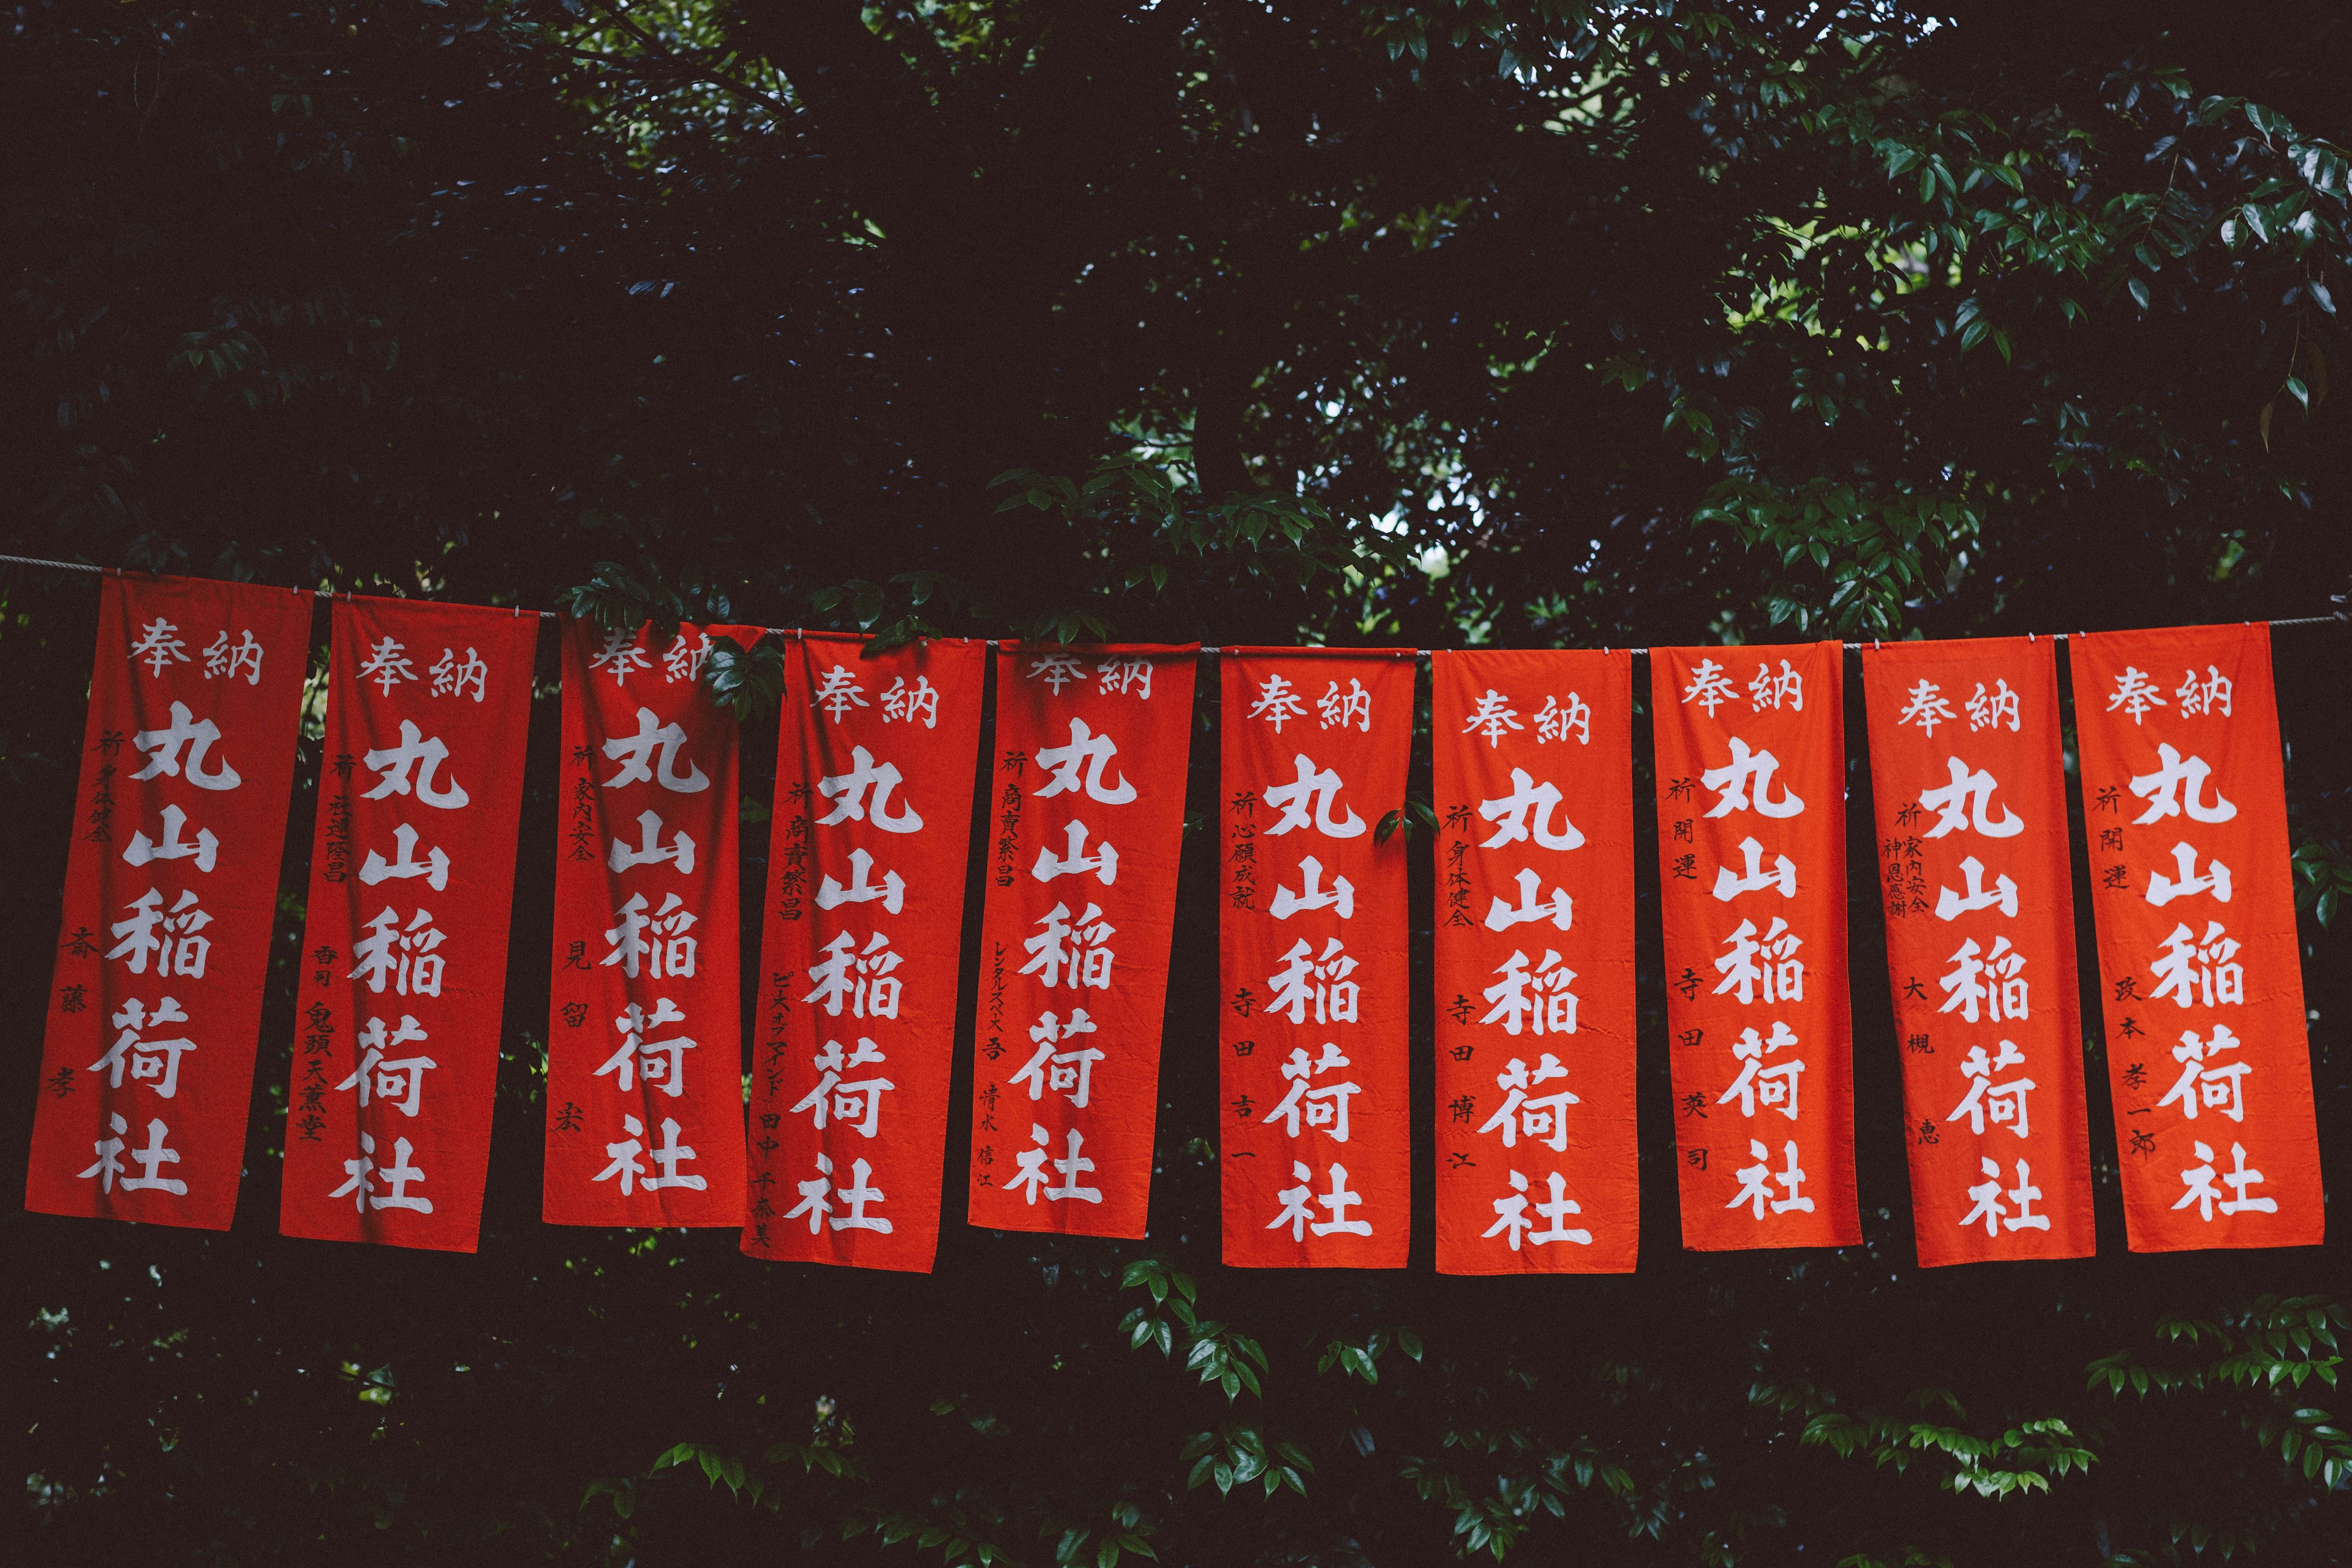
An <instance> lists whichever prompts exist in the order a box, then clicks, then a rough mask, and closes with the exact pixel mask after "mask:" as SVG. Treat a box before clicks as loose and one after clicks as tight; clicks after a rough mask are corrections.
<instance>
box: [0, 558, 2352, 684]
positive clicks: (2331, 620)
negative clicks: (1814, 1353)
mask: <svg viewBox="0 0 2352 1568" xmlns="http://www.w3.org/2000/svg"><path fill="white" fill-rule="evenodd" d="M0 562H5V563H7V564H9V565H12V566H38V567H42V568H45V569H46V570H48V571H51V572H88V573H89V574H92V575H93V576H104V575H105V574H107V573H108V572H110V571H111V572H113V573H114V574H116V575H117V576H120V575H121V568H120V567H108V566H93V565H91V564H90V563H89V562H87V561H47V560H44V559H42V558H41V557H39V556H37V555H0ZM310 592H311V593H312V594H313V595H315V596H317V597H319V598H321V599H331V598H333V597H334V596H335V595H336V594H337V593H338V592H347V590H338V589H334V588H314V589H312V590H310ZM487 607H488V608H490V609H496V608H497V607H498V606H497V605H488V606H487ZM509 608H511V609H513V610H514V611H515V613H516V614H517V615H520V614H522V613H523V612H522V610H521V608H520V606H519V605H510V606H509ZM530 613H531V614H532V615H534V616H540V617H541V619H547V620H551V619H553V618H554V617H555V614H556V612H555V611H553V610H533V611H531V612H530ZM2248 624H2249V625H2251V624H2252V623H2251V622H2250V623H2248ZM2265 624H2266V625H2269V626H2352V616H2346V615H2345V614H2343V613H2342V612H2338V613H2337V614H2336V615H2332V616H2288V617H2286V618H2285V619H2284V620H2274V621H2270V622H2267V623H2265ZM766 629H768V630H770V631H772V632H776V633H778V634H780V635H783V636H798V635H799V631H798V628H795V627H790V626H770V627H768V628H766ZM2003 635H2012V634H2003ZM2027 635H2028V636H2030V637H2048V638H2049V639H2050V640H2051V641H2053V642H2064V641H2065V640H2066V639H2067V638H2068V637H2080V636H2083V635H2084V634H2082V633H2080V632H2032V633H2028V634H2027ZM954 640H957V641H963V642H969V641H971V640H972V639H971V638H969V637H963V638H957V639H954ZM983 640H985V639H983ZM1929 640H1931V641H1932V640H1934V639H1932V638H1931V639H1929ZM1881 644H1882V639H1879V638H1875V637H1874V638H1872V639H1871V640H1870V641H1868V642H1850V643H1848V644H1846V645H1845V650H1846V651H1847V652H1848V653H1857V652H1859V651H1861V650H1862V649H1864V648H1865V647H1879V646H1881ZM1749 646H1753V647H1768V646H1773V645H1768V644H1760V643H1759V644H1753V645H1749ZM1201 651H1202V653H1206V654H1215V655H1219V656H1222V655H1223V654H1224V653H1225V652H1226V651H1227V650H1226V649H1224V648H1222V647H1208V646H1206V645H1203V646H1202V649H1201ZM1317 651H1321V650H1317ZM1328 651H1330V652H1332V653H1347V652H1350V651H1352V650H1350V649H1348V648H1331V649H1329V650H1328ZM1395 651H1396V654H1397V657H1399V658H1402V657H1403V656H1404V653H1405V651H1406V650H1404V649H1397V650H1395ZM1433 651H1436V652H1441V653H1468V652H1474V651H1477V650H1475V649H1470V648H1440V649H1435V650H1433V649H1430V648H1425V647H1421V648H1413V649H1412V650H1411V652H1412V656H1413V657H1414V658H1428V657H1429V656H1430V654H1431V653H1432V652H1433ZM1625 651H1626V652H1627V653H1631V654H1638V655H1641V656H1642V657H1643V658H1647V657H1648V656H1649V652H1650V650H1649V649H1648V648H1646V647H1629V648H1627V649H1626V650H1625Z"/></svg>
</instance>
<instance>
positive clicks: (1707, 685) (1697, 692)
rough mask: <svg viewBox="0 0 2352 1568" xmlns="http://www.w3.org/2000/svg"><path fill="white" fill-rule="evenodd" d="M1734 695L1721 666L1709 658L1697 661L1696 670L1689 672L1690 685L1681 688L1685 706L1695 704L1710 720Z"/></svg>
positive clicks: (1729, 681)
mask: <svg viewBox="0 0 2352 1568" xmlns="http://www.w3.org/2000/svg"><path fill="white" fill-rule="evenodd" d="M1735 695H1736V693H1734V692H1733V690H1732V689H1731V678H1730V677H1729V676H1727V675H1726V674H1724V672H1723V666H1721V665H1719V664H1717V663H1716V662H1715V660H1713V659H1711V658H1703V659H1700V660H1699V661H1698V668H1696V669H1694V670H1692V671H1691V683H1690V684H1689V685H1688V686H1685V687H1684V688H1683V702H1684V703H1685V706H1687V705H1688V704H1689V703H1691V702H1693V701H1696V702H1697V703H1698V705H1699V706H1700V707H1702V708H1704V709H1706V716H1707V717H1708V718H1710V719H1712V718H1714V717H1715V710H1717V708H1720V707H1722V706H1723V705H1724V704H1725V703H1726V702H1728V701H1730V700H1731V699H1732V698H1733V696H1735Z"/></svg>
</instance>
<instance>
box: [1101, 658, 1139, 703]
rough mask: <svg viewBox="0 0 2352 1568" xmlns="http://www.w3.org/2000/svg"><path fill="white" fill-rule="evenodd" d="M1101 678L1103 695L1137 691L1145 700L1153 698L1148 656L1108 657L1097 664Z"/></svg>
mask: <svg viewBox="0 0 2352 1568" xmlns="http://www.w3.org/2000/svg"><path fill="white" fill-rule="evenodd" d="M1095 674H1096V675H1097V676H1098V677H1100V678H1101V680H1102V689H1101V695H1103V696H1105V697H1109V696H1112V695H1114V694H1123V693H1126V692H1129V691H1133V692H1136V693H1137V695H1138V696H1139V697H1140V698H1141V699H1142V700H1144V701H1147V702H1149V701H1150V700H1151V661H1150V659H1148V658H1107V659H1104V660H1103V661H1102V662H1101V663H1099V664H1097V665H1096V666H1095Z"/></svg>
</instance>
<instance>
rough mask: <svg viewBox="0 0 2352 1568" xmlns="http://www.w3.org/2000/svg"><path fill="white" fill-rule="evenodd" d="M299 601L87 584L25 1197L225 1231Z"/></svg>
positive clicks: (290, 595)
mask: <svg viewBox="0 0 2352 1568" xmlns="http://www.w3.org/2000/svg"><path fill="white" fill-rule="evenodd" d="M310 600H311V595H310V594H309V593H307V592H301V591H297V590H293V589H287V588H261V587H256V586H254V585H253V584H246V583H205V582H198V581H195V580H194V579H190V578H185V577H157V578H125V577H121V576H109V577H106V578H103V579H101V580H100V584H99V607H98V658H97V663H96V665H95V667H94V668H93V671H92V674H91V677H90V688H89V720H88V721H87V724H86V726H85V728H84V731H83V734H82V753H81V755H82V761H81V784H80V786H79V789H77V790H76V792H75V795H74V838H73V845H72V847H71V849H70V850H69V852H68V856H67V860H66V884H65V900H64V902H65V918H64V923H63V924H62V925H61V926H60V927H59V931H58V956H57V963H56V967H55V971H54V974H53V978H52V983H51V985H50V988H49V1005H48V1026H47V1035H46V1037H44V1040H43V1044H42V1049H41V1087H40V1094H39V1100H38V1101H37V1109H36V1110H35V1112H34V1116H33V1145H32V1159H31V1162H30V1164H29V1167H28V1169H27V1171H26V1181H25V1206H26V1208H28V1209H31V1210H33V1211H35V1212H36V1213H39V1214H58V1215H80V1216H84V1217H88V1218H94V1219H127V1220H137V1221H141V1222H142V1223H145V1224H149V1225H177V1226H193V1227H195V1228H198V1229H203V1230H226V1229H227V1228H228V1226H229V1220H230V1218H231V1217H232V1216H233V1215H235V1214H236V1186H237V1177H238V1174H239V1173H240V1172H241V1170H242V1168H243V1165H244V1160H245V1121H246V1107H247V1102H248V1100H250V1098H251V1094H252V1088H253V1054H254V1047H255V1045H256V1043H257V1036H258V1033H259V1030H260V1027H261V993H262V978H263V976H264V975H265V974H266V973H268V967H269V929H270V921H271V919H272V917H273V916H274V915H275V913H276V911H277V906H278V859H279V852H280V850H281V849H282V848H283V847H284V845H285V842H286V808H287V803H288V798H289V795H291V794H292V791H293V784H294V742H295V736H296V731H297V729H298V725H299V713H300V704H301V697H302V679H303V676H304V674H305V673H306V671H307V669H308V668H309V664H310Z"/></svg>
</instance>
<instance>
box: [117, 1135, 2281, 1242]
mask: <svg viewBox="0 0 2352 1568" xmlns="http://www.w3.org/2000/svg"><path fill="white" fill-rule="evenodd" d="M2190 1148H2191V1149H2192V1150H2193V1151H2194V1152H2195V1154H2196V1156H2197V1158H2198V1159H2199V1160H2200V1161H2201V1162H2202V1163H2200V1164H2199V1165H2197V1166H2195V1167H2193V1168H2192V1169H2189V1170H2186V1171H2183V1172H2181V1173H2180V1180H2181V1183H2182V1184H2183V1185H2185V1186H2186V1187H2187V1188H2188V1189H2189V1190H2188V1191H2187V1192H2184V1193H2183V1194H2180V1201H2179V1203H2177V1204H2174V1205H2172V1206H2173V1207H2174V1208H2176V1209H2185V1208H2187V1207H2188V1206H2189V1205H2190V1204H2195V1205H2197V1211H2198V1217H2199V1218H2200V1219H2202V1220H2204V1221H2205V1222H2206V1223H2207V1224H2209V1225H2210V1224H2211V1223H2212V1219H2213V1210H2214V1208H2215V1206H2216V1202H2217V1200H2218V1203H2219V1207H2220V1208H2221V1212H2222V1213H2223V1214H2225V1215H2234V1214H2240V1213H2242V1212H2244V1211H2245V1210H2248V1209H2252V1210H2254V1211H2255V1212H2257V1213H2260V1214H2276V1213H2278V1200H2277V1199H2276V1198H2250V1197H2248V1196H2246V1189H2247V1188H2248V1187H2252V1186H2259V1185H2260V1184H2262V1182H2263V1179H2264V1178H2263V1173H2261V1172H2260V1171H2250V1170H2248V1169H2247V1168H2246V1146H2245V1145H2244V1144H2243V1143H2232V1144H2231V1145H2230V1153H2231V1158H2232V1160H2233V1161H2234V1162H2235V1163H2234V1165H2233V1167H2232V1168H2231V1172H2230V1173H2229V1174H2228V1175H2226V1176H2223V1177H2222V1178H2221V1180H2222V1181H2223V1182H2224V1183H2226V1184H2228V1185H2229V1188H2230V1190H2231V1192H2233V1193H2235V1194H2237V1196H2235V1197H2233V1198H2224V1197H2222V1196H2221V1191H2220V1189H2219V1188H2217V1187H2215V1186H2214V1185H2213V1177H2214V1174H2215V1173H2214V1169H2213V1149H2212V1146H2211V1145H2210V1144H2208V1143H2204V1142H2192V1143H2191V1144H2190ZM126 1185H128V1184H127V1183H126Z"/></svg>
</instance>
